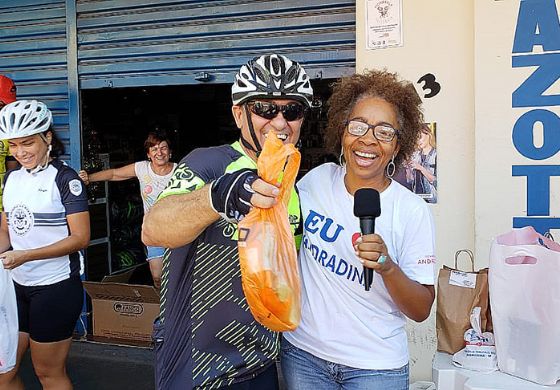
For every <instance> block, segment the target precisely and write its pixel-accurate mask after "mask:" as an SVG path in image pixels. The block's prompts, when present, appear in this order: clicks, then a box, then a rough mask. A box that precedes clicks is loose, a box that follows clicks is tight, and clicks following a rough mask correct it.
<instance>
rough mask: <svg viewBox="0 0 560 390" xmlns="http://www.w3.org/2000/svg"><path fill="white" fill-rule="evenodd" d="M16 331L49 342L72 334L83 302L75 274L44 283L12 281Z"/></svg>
mask: <svg viewBox="0 0 560 390" xmlns="http://www.w3.org/2000/svg"><path fill="white" fill-rule="evenodd" d="M14 285H15V287H16V298H17V308H18V320H19V331H20V332H24V333H29V337H30V338H31V340H33V341H36V342H38V343H52V342H55V341H62V340H66V339H68V338H70V337H72V333H73V332H74V328H75V327H76V322H77V321H78V317H79V316H80V312H81V311H82V305H83V303H84V289H83V287H82V281H81V280H80V278H78V277H71V278H69V279H66V280H63V281H61V282H58V283H55V284H49V285H46V286H22V285H20V284H17V283H15V282H14Z"/></svg>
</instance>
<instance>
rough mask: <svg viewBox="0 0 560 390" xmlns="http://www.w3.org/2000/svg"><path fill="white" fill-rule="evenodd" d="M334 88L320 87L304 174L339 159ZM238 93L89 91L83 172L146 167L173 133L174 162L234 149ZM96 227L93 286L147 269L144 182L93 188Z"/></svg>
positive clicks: (219, 87)
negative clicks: (330, 123)
mask: <svg viewBox="0 0 560 390" xmlns="http://www.w3.org/2000/svg"><path fill="white" fill-rule="evenodd" d="M332 81H333V80H314V82H313V88H314V92H315V96H316V98H318V99H320V101H321V102H322V107H321V108H318V109H315V110H313V111H312V112H310V114H308V116H307V119H306V121H305V123H304V127H303V128H302V136H301V141H302V146H303V147H302V148H301V151H302V162H301V167H300V172H301V173H300V174H303V173H305V172H307V171H308V170H309V169H311V168H313V167H314V166H317V165H319V164H321V163H323V162H325V161H333V160H336V159H337V158H338V157H337V156H333V155H329V154H327V152H326V151H325V149H324V145H323V137H322V135H321V132H322V130H323V128H324V127H325V124H326V101H327V99H328V97H329V95H330V87H329V85H330V84H331V82H332ZM230 88H231V86H230V85H226V84H207V85H183V86H165V87H137V88H120V89H114V88H111V89H109V88H104V89H95V90H83V91H82V95H81V99H82V145H83V153H82V169H85V170H87V171H88V172H89V173H92V172H96V171H98V170H101V169H106V168H118V167H122V166H124V165H127V164H131V163H133V162H136V161H141V160H145V159H146V154H145V153H144V148H143V144H144V140H145V138H146V136H147V134H148V132H149V131H152V130H155V129H160V130H164V131H166V133H167V135H168V136H169V138H170V141H171V144H172V145H171V146H172V151H173V153H172V161H174V162H179V160H180V159H181V158H182V157H183V156H185V155H186V154H187V153H188V152H190V151H191V150H193V149H195V148H198V147H205V146H213V145H220V144H224V143H231V142H233V141H235V140H236V139H238V137H239V130H237V128H236V126H235V122H234V120H233V117H232V115H231V95H230V94H231V89H230ZM88 195H89V198H90V214H91V221H92V231H91V244H90V246H89V248H88V250H87V251H86V279H87V280H91V281H100V280H101V279H102V278H103V277H104V276H106V275H113V274H116V273H119V272H123V271H124V270H127V269H130V268H132V267H135V266H138V265H141V264H143V263H145V258H146V257H145V252H144V246H143V245H142V242H141V240H140V230H141V225H142V217H143V208H142V200H141V197H140V191H139V185H138V181H137V180H125V181H119V182H109V183H99V182H98V183H92V184H90V185H89V186H88ZM140 268H141V269H142V272H135V274H134V276H133V279H131V280H130V281H129V282H130V283H136V284H151V278H150V273H149V270H148V267H139V269H140Z"/></svg>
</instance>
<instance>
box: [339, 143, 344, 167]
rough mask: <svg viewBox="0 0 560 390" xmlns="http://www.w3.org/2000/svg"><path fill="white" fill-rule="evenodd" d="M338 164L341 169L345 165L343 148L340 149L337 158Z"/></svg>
mask: <svg viewBox="0 0 560 390" xmlns="http://www.w3.org/2000/svg"><path fill="white" fill-rule="evenodd" d="M338 163H339V164H340V166H341V167H343V166H344V165H346V159H345V158H344V146H342V147H341V148H340V156H338Z"/></svg>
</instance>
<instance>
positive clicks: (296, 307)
mask: <svg viewBox="0 0 560 390" xmlns="http://www.w3.org/2000/svg"><path fill="white" fill-rule="evenodd" d="M300 160H301V155H300V153H299V152H298V150H297V149H296V148H295V147H294V146H293V145H291V144H288V145H284V144H283V143H282V142H281V141H280V140H279V139H278V138H276V137H268V138H267V139H266V141H265V143H264V147H263V151H262V153H261V155H260V156H259V159H258V161H257V168H258V174H259V176H260V177H261V178H262V179H263V180H265V181H266V182H268V183H272V184H278V183H280V195H279V197H278V203H277V204H276V205H274V206H273V207H272V208H270V209H260V208H256V207H255V208H253V209H252V210H251V211H250V212H249V214H247V216H245V218H243V220H241V222H239V239H238V249H239V262H240V265H241V281H242V285H243V292H244V293H245V297H246V299H247V303H248V304H249V308H250V309H251V313H252V314H253V316H254V317H255V319H256V320H257V321H258V322H259V323H261V324H262V325H264V326H266V327H267V328H269V329H271V330H274V331H277V332H283V331H288V330H294V329H295V328H297V326H298V325H299V321H300V318H301V302H300V289H301V287H300V281H299V280H300V279H299V270H298V265H297V250H296V245H295V241H294V236H293V233H292V231H291V229H290V223H289V222H288V209H287V206H288V201H289V200H290V195H291V193H292V189H293V187H294V183H295V180H296V175H297V172H298V169H299V163H300Z"/></svg>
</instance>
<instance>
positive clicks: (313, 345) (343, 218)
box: [281, 71, 435, 390]
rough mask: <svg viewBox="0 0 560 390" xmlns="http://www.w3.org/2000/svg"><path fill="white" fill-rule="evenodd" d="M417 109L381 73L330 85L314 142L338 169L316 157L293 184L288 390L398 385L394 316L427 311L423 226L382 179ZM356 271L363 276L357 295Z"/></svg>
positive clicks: (424, 218) (418, 204) (426, 221)
mask: <svg viewBox="0 0 560 390" xmlns="http://www.w3.org/2000/svg"><path fill="white" fill-rule="evenodd" d="M420 105H421V100H420V98H419V97H418V95H417V93H416V91H415V89H414V87H413V86H412V84H410V83H408V82H404V81H401V80H400V79H399V78H398V77H397V76H396V75H395V74H392V73H388V72H386V71H368V72H366V73H364V74H357V75H353V76H351V77H346V78H343V79H341V80H340V81H339V82H337V83H336V84H335V85H334V89H333V94H332V96H331V98H330V100H329V111H328V125H327V130H326V142H327V144H328V145H327V146H329V147H330V148H331V149H332V150H333V151H334V150H336V151H338V152H339V153H340V157H341V164H340V165H338V164H333V163H327V164H323V165H321V166H319V167H317V168H315V169H313V170H311V171H310V172H309V173H308V174H307V175H305V176H304V177H303V178H302V179H301V181H300V182H299V183H298V185H297V186H298V189H299V195H300V202H301V207H302V219H303V220H304V221H305V222H304V234H303V241H302V245H301V249H300V254H299V261H300V269H301V278H302V320H301V324H300V326H299V327H298V328H297V329H296V330H295V331H293V332H286V333H284V335H283V340H282V348H281V363H282V364H281V365H282V371H283V374H284V378H285V380H286V383H287V386H288V389H290V390H293V389H322V390H323V389H368V390H372V389H373V390H376V389H379V390H381V389H383V390H385V389H391V390H400V389H408V379H409V378H408V377H409V373H408V347H407V337H406V332H405V324H406V318H405V316H406V317H408V318H410V319H412V320H414V321H423V320H425V319H426V318H427V317H428V316H429V314H430V309H431V307H432V303H433V300H434V286H433V284H434V264H435V256H434V246H435V245H434V225H433V221H432V217H431V214H430V210H429V206H428V205H427V204H426V202H424V201H423V200H422V199H421V198H420V197H419V196H417V195H415V194H414V193H412V192H411V191H409V190H407V189H405V188H404V187H403V186H401V185H400V184H399V183H397V182H396V181H393V180H392V179H391V176H392V175H393V174H394V171H395V166H398V165H399V163H401V162H402V161H403V160H404V159H406V158H408V157H409V156H410V155H411V153H412V152H413V151H414V149H415V147H416V142H417V139H418V137H419V134H420V129H421V127H422V122H423V116H422V112H421V108H420ZM370 130H371V131H370ZM360 188H373V189H375V190H377V191H378V192H379V198H380V209H381V214H380V216H379V217H377V218H376V220H375V234H367V235H361V234H360V223H359V219H358V218H357V217H355V216H354V213H353V206H354V194H355V192H356V191H357V190H358V189H360ZM368 204H369V202H368ZM364 267H367V268H370V269H373V270H374V271H375V272H374V273H373V283H372V285H371V288H370V290H369V291H366V289H365V285H364V271H363V269H364Z"/></svg>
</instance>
